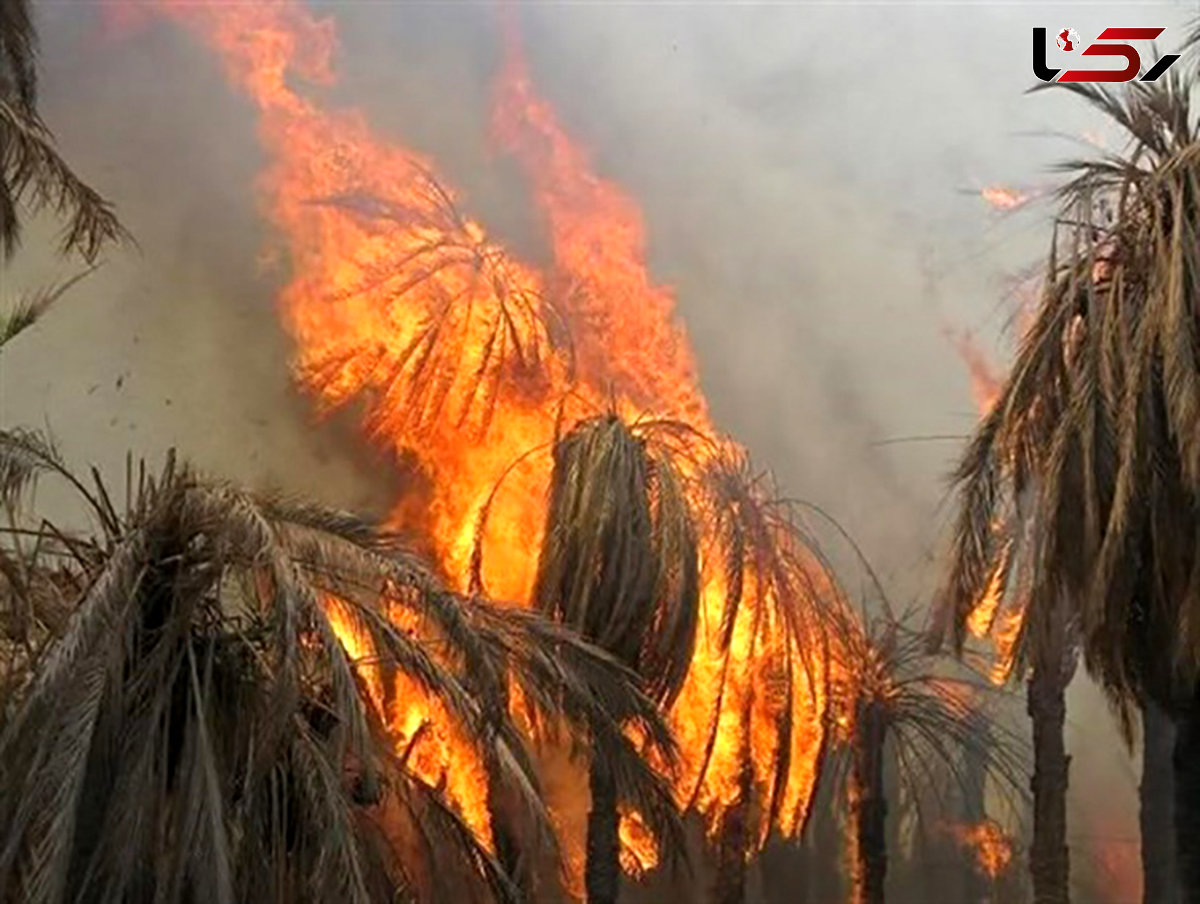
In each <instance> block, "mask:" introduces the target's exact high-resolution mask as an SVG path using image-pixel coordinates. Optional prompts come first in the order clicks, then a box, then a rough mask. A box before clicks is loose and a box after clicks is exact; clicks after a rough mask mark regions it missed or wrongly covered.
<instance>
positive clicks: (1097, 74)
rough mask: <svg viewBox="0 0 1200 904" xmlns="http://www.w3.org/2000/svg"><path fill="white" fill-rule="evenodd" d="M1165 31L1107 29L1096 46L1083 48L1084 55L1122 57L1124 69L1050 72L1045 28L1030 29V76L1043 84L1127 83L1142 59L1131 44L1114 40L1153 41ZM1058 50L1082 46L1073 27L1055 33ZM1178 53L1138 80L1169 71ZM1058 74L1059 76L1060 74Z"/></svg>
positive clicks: (1071, 50)
mask: <svg viewBox="0 0 1200 904" xmlns="http://www.w3.org/2000/svg"><path fill="white" fill-rule="evenodd" d="M1164 31H1166V29H1165V28H1106V29H1104V31H1102V32H1100V36H1099V37H1098V38H1097V39H1096V43H1094V44H1089V45H1088V46H1087V47H1086V48H1083V50H1082V53H1083V56H1093V57H1094V56H1099V57H1106V56H1109V57H1121V58H1122V59H1123V60H1125V68H1124V69H1068V70H1067V71H1066V72H1063V70H1061V69H1051V68H1050V67H1049V66H1047V65H1046V29H1044V28H1035V29H1034V30H1033V74H1034V75H1036V76H1037V77H1038V78H1040V79H1041V80H1042V81H1043V82H1053V81H1058V82H1130V81H1133V79H1135V78H1137V76H1138V73H1139V72H1141V71H1142V57H1141V55H1140V54H1139V53H1138V52H1137V48H1135V47H1134V46H1133V45H1132V44H1116V43H1111V42H1114V41H1153V40H1154V39H1155V38H1157V37H1158V36H1159V35H1161V34H1162V33H1163V32H1164ZM1054 42H1055V44H1057V45H1058V49H1059V50H1061V51H1064V52H1066V53H1075V52H1077V51H1079V50H1080V48H1081V47H1082V42H1081V41H1080V40H1079V32H1077V31H1076V30H1075V29H1074V28H1063V29H1061V30H1059V31H1057V32H1055V34H1054ZM1177 59H1179V54H1177V53H1168V54H1164V55H1163V56H1162V57H1160V58H1159V60H1158V62H1156V63H1155V64H1154V65H1153V66H1151V67H1150V69H1149V71H1147V72H1146V73H1145V74H1144V75H1142V77H1141V78H1140V79H1138V81H1142V82H1153V81H1156V80H1157V79H1158V78H1159V77H1160V76H1161V75H1162V74H1163V73H1164V72H1166V71H1167V70H1168V69H1170V68H1171V66H1172V65H1173V64H1174V63H1175V61H1176V60H1177ZM1059 73H1062V74H1061V75H1060V74H1059Z"/></svg>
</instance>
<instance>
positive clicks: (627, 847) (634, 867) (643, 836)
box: [618, 808, 658, 877]
mask: <svg viewBox="0 0 1200 904" xmlns="http://www.w3.org/2000/svg"><path fill="white" fill-rule="evenodd" d="M618 831H619V832H620V837H621V868H622V869H623V870H625V872H626V873H628V874H629V875H631V876H635V877H637V876H643V875H645V874H646V873H648V872H650V870H652V869H654V867H656V866H658V842H657V840H656V839H655V838H654V834H653V833H652V832H651V831H650V829H649V828H648V827H647V826H646V823H645V822H643V820H642V818H641V816H639V815H638V813H637V812H636V811H635V810H628V809H625V808H622V811H621V823H620V825H619V827H618Z"/></svg>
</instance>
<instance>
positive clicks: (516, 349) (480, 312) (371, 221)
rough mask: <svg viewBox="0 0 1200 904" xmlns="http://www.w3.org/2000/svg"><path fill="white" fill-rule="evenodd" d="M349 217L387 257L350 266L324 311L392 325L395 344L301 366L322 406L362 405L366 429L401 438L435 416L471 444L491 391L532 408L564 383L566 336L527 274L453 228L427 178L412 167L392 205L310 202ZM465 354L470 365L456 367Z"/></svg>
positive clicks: (482, 429) (447, 200)
mask: <svg viewBox="0 0 1200 904" xmlns="http://www.w3.org/2000/svg"><path fill="white" fill-rule="evenodd" d="M314 203H317V204H319V205H321V206H323V207H327V208H330V209H335V210H338V211H340V212H341V213H342V214H344V215H346V216H349V217H352V218H353V219H354V221H355V222H356V223H358V224H359V225H360V226H361V227H362V228H364V229H366V230H368V231H370V232H371V233H372V234H376V235H379V236H381V237H383V238H385V239H387V240H389V241H390V242H391V243H392V244H391V247H393V248H394V252H393V253H390V254H387V255H385V256H383V257H381V258H380V259H379V260H372V261H371V262H370V263H368V264H363V265H361V266H360V268H359V269H360V272H359V278H358V280H357V281H356V282H355V283H354V284H353V285H352V286H351V287H350V288H348V289H345V290H343V291H341V292H339V293H338V294H337V295H335V296H334V299H335V300H337V301H339V302H342V303H347V302H352V303H358V304H367V305H369V307H370V308H371V309H372V310H374V311H375V312H377V314H378V315H379V316H381V317H384V318H398V319H400V320H402V321H403V322H404V324H405V326H404V329H402V330H401V329H397V330H395V331H394V332H395V334H396V335H397V336H399V337H401V340H400V341H399V342H392V343H386V342H385V343H379V342H373V343H371V344H369V345H356V344H350V345H345V344H338V345H335V346H333V347H331V348H329V349H327V350H326V351H324V352H322V353H320V354H319V355H317V356H315V357H312V358H310V359H309V360H306V361H305V362H303V367H302V372H301V376H302V379H303V380H304V382H305V383H306V385H310V386H313V387H314V388H316V389H318V390H319V391H321V392H322V394H323V396H324V398H325V401H326V404H327V405H337V404H341V403H343V402H345V401H348V400H349V399H350V398H351V397H352V396H353V395H355V394H358V393H364V392H365V393H366V394H367V395H368V396H369V398H370V400H371V409H370V419H369V425H368V426H369V428H370V429H371V430H372V431H376V432H380V433H385V434H388V435H400V434H403V435H409V434H410V433H411V432H412V431H414V430H416V431H419V430H421V429H424V428H428V427H430V426H431V425H432V424H434V423H435V422H436V421H437V420H438V418H439V417H440V416H441V415H442V414H443V412H444V411H447V410H448V412H449V415H448V416H449V417H451V418H453V419H454V420H455V422H456V425H457V426H458V427H459V428H461V427H464V426H470V427H472V428H473V429H474V430H476V432H477V433H478V434H479V435H480V436H482V435H483V434H484V433H486V431H487V428H488V426H489V425H490V423H491V419H492V416H493V414H494V413H495V406H496V403H497V398H498V396H499V394H500V388H501V386H504V387H506V389H511V388H513V387H517V388H520V389H521V390H522V391H523V392H525V393H527V394H529V395H531V396H533V397H535V398H536V397H540V395H541V394H543V393H544V392H545V391H546V390H547V388H548V387H549V386H551V385H560V384H559V383H558V382H553V381H550V380H548V379H547V377H548V374H549V373H551V372H554V373H555V374H556V375H561V376H562V377H564V378H565V379H566V381H567V382H568V383H569V382H570V380H571V379H572V367H573V365H572V356H571V347H570V335H569V332H568V330H567V328H566V326H565V323H564V321H563V320H562V317H561V315H560V314H559V312H558V311H557V309H556V308H555V306H554V305H553V304H552V303H551V301H550V299H549V298H547V297H546V295H545V294H544V293H543V292H542V291H541V289H540V285H539V283H538V282H537V280H536V279H535V278H534V277H533V275H532V273H531V272H530V271H528V270H527V269H525V268H523V267H522V266H521V265H520V264H519V263H518V262H517V261H515V260H514V259H513V258H512V257H511V256H510V255H509V254H508V253H507V252H505V251H504V249H503V248H501V247H499V246H498V245H496V244H494V243H493V242H491V241H489V240H488V239H487V238H486V236H485V235H484V234H483V233H482V231H481V229H480V228H479V226H478V225H476V224H475V223H473V222H471V221H469V220H467V219H465V218H464V217H463V216H462V215H461V213H460V212H459V211H458V209H457V207H456V206H455V203H454V200H453V198H452V197H451V195H450V194H449V193H448V192H447V191H446V189H444V188H443V187H442V186H441V185H440V184H439V183H438V181H437V180H436V179H435V178H434V177H433V175H432V174H430V173H429V172H427V171H426V170H424V169H423V168H421V167H420V166H418V165H416V164H414V165H413V177H412V179H411V180H410V182H408V183H407V184H406V185H405V191H404V192H403V193H401V194H400V195H398V199H397V200H392V199H388V198H381V197H376V196H373V195H368V194H364V193H361V192H360V193H353V194H343V195H338V196H334V197H328V198H322V199H319V200H317V201H316V202H314ZM465 349H477V350H478V354H471V355H466V354H464V350H465Z"/></svg>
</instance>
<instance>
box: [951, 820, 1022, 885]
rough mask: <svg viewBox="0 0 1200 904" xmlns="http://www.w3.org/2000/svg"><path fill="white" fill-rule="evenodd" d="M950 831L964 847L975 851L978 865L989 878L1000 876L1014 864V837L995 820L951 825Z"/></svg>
mask: <svg viewBox="0 0 1200 904" xmlns="http://www.w3.org/2000/svg"><path fill="white" fill-rule="evenodd" d="M950 831H951V833H952V834H953V835H954V838H955V840H956V841H958V843H959V844H960V845H962V847H964V848H967V849H969V850H970V851H972V852H973V853H974V855H975V864H976V866H977V867H978V869H979V871H980V872H981V873H983V874H984V875H985V876H987V877H988V878H989V879H998V878H1000V876H1001V875H1003V874H1004V873H1005V872H1006V871H1007V870H1008V868H1009V866H1010V865H1011V864H1012V859H1013V846H1012V839H1011V838H1009V837H1008V835H1007V834H1005V832H1004V830H1003V829H1001V828H1000V826H999V825H997V824H996V823H995V822H994V821H992V820H990V819H985V820H984V821H983V822H980V823H977V824H975V825H958V826H951V827H950Z"/></svg>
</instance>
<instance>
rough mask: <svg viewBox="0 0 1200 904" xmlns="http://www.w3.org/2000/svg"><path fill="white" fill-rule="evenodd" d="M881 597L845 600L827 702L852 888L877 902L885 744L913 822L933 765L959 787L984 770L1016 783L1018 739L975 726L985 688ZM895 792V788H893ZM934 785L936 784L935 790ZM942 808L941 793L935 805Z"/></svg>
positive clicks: (883, 872) (864, 903) (860, 901)
mask: <svg viewBox="0 0 1200 904" xmlns="http://www.w3.org/2000/svg"><path fill="white" fill-rule="evenodd" d="M879 592H880V594H881V599H882V600H884V612H883V614H881V615H879V616H872V615H870V614H869V613H868V612H867V610H866V608H865V607H864V608H863V609H862V611H861V612H860V613H858V614H856V613H855V612H854V611H853V609H852V608H850V607H845V608H844V609H843V610H842V612H841V613H840V616H839V618H838V619H837V634H836V636H835V638H834V640H833V643H832V651H833V662H834V676H835V677H834V684H833V697H834V711H835V713H836V714H837V724H838V726H839V731H838V734H837V737H838V739H839V741H840V742H841V743H840V744H839V757H838V762H837V764H836V766H835V769H834V773H833V774H834V776H835V781H836V782H837V783H838V784H839V786H842V787H844V789H845V793H844V796H845V801H846V805H847V809H848V815H849V823H850V833H851V852H852V861H851V888H852V900H853V901H854V902H855V904H883V902H884V900H885V880H886V877H887V868H888V844H887V839H888V834H887V830H886V829H887V818H888V807H889V798H890V795H889V791H888V788H887V787H886V785H885V774H886V773H885V768H884V767H885V762H886V760H887V757H888V753H889V748H890V750H891V753H892V756H893V757H894V762H895V767H896V768H895V775H896V778H897V780H898V781H899V782H900V783H901V786H902V787H901V788H900V789H898V790H899V793H903V792H904V791H907V792H909V799H910V800H911V801H912V802H913V804H914V807H915V815H916V818H917V820H918V822H919V823H923V822H924V818H923V817H924V813H923V809H922V805H921V803H920V801H921V795H922V793H923V792H927V791H928V789H930V788H938V787H939V775H938V773H937V771H936V768H935V767H937V766H939V765H940V766H941V767H942V768H943V769H944V770H945V771H946V772H948V773H949V775H951V776H952V777H953V780H954V784H955V786H956V787H957V788H958V789H960V790H961V791H962V793H963V795H964V796H965V795H967V794H969V793H970V792H971V787H970V785H971V783H972V781H977V780H978V776H977V775H974V774H973V773H978V772H980V771H982V772H983V773H985V774H986V775H990V776H994V777H995V778H997V779H998V780H999V781H1000V783H1001V786H1002V788H1003V789H1005V790H1011V789H1014V788H1016V787H1017V785H1018V779H1017V777H1018V775H1019V774H1020V771H1021V762H1020V757H1019V755H1018V751H1019V748H1018V745H1017V743H1016V740H1015V739H1014V738H1013V737H1012V736H1011V734H1009V733H1008V732H1007V731H1006V730H1005V729H1004V728H1003V727H1002V726H1001V725H1000V724H998V723H992V724H990V726H989V730H988V731H984V732H981V731H980V730H979V725H980V722H981V720H985V719H986V718H987V717H986V715H985V713H984V711H983V710H981V709H980V707H981V705H983V703H984V702H985V697H986V694H987V692H988V691H989V688H988V686H987V684H986V682H984V681H983V680H981V679H978V678H977V677H976V676H974V675H972V674H971V673H967V674H966V675H956V674H953V673H952V672H949V671H948V670H947V669H945V668H939V666H938V663H937V661H936V660H935V659H934V658H933V657H932V656H931V655H930V654H929V652H928V648H927V647H928V645H927V641H926V637H925V635H924V634H923V633H921V632H917V631H913V630H910V629H907V628H906V627H905V622H906V621H907V619H906V618H904V617H900V618H897V617H896V616H895V615H894V613H893V612H892V611H891V607H890V606H888V605H887V604H886V597H883V596H882V591H879ZM893 793H896V792H893ZM935 794H936V792H935ZM937 809H938V811H939V812H943V813H944V812H945V811H946V809H947V806H946V802H945V800H942V803H941V805H940V806H939V807H938V808H937Z"/></svg>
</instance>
